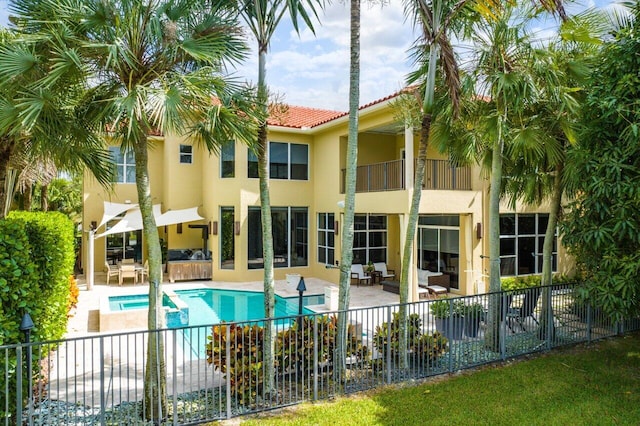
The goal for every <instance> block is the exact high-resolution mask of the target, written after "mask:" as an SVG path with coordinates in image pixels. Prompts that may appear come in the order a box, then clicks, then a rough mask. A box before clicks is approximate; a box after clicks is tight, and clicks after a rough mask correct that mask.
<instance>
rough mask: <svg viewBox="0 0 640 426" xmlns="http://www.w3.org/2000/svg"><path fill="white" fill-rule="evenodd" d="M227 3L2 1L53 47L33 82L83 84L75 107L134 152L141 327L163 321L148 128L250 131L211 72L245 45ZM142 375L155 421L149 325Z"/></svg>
mask: <svg viewBox="0 0 640 426" xmlns="http://www.w3.org/2000/svg"><path fill="white" fill-rule="evenodd" d="M232 6H233V5H232V4H229V3H227V2H224V1H221V2H213V3H211V4H208V5H205V4H204V3H203V2H198V1H193V0H185V1H179V2H176V1H165V0H159V1H154V2H147V1H144V0H103V1H100V2H95V1H92V0H55V1H42V0H24V1H21V2H20V3H14V4H13V5H12V11H13V12H14V13H15V14H16V15H17V16H18V19H17V22H18V24H19V25H20V28H22V29H23V30H24V31H25V32H27V33H34V34H36V35H37V36H38V37H37V38H36V42H38V41H39V42H41V43H45V44H46V45H47V47H48V48H49V49H50V50H51V51H52V52H53V53H52V57H51V58H49V62H48V63H47V64H45V65H46V66H47V68H48V69H49V70H50V71H49V72H48V74H47V75H45V76H44V77H43V78H42V79H41V81H40V84H41V85H47V84H55V83H56V82H57V81H59V80H62V79H70V78H73V79H75V80H76V81H78V82H79V83H84V85H85V88H86V89H87V93H86V95H85V96H84V98H83V101H84V103H83V104H82V105H83V108H85V111H86V112H85V114H86V116H87V117H90V118H92V119H94V120H95V119H96V118H97V121H99V122H100V123H101V124H102V125H103V126H104V127H102V126H101V127H100V128H97V129H95V128H91V129H92V130H96V132H95V137H96V138H99V139H100V140H102V141H104V142H105V143H106V142H107V138H108V140H109V141H110V142H112V143H117V144H119V145H120V147H121V149H122V150H131V151H133V153H134V155H135V166H136V170H135V176H136V188H137V192H138V204H139V206H140V212H141V215H142V222H143V235H144V238H145V241H146V244H147V248H148V259H149V316H148V328H149V329H150V330H156V329H161V328H163V327H164V316H163V311H162V273H161V266H160V265H161V250H160V241H159V236H158V231H157V228H156V222H155V218H154V216H153V211H152V200H151V184H150V182H149V172H148V148H149V134H150V133H151V131H159V132H161V133H162V134H167V133H171V134H176V135H184V136H189V137H194V138H195V139H196V140H197V141H198V142H199V143H201V144H203V145H204V146H205V148H206V149H208V150H209V151H215V150H217V149H218V148H219V145H218V144H219V143H221V142H225V141H227V140H229V139H236V138H238V139H241V140H246V141H249V140H252V139H253V138H254V135H255V131H256V126H255V123H256V120H257V118H255V115H254V114H253V111H252V107H251V106H252V105H253V102H252V99H251V96H250V92H249V91H248V90H247V89H246V88H244V87H243V86H240V85H236V84H234V83H233V82H232V81H231V80H229V79H226V78H224V77H223V75H222V74H221V69H222V67H223V66H224V64H225V63H226V62H229V61H232V62H233V61H239V60H241V59H243V58H244V56H245V53H246V50H247V49H246V45H245V43H244V41H243V39H242V33H241V29H240V28H239V25H238V21H237V13H236V9H235V8H234V7H232ZM214 97H215V98H217V101H215V102H214V101H213V99H212V98H214ZM105 129H108V130H109V134H108V135H106V134H105V133H104V130H105ZM144 383H145V386H144V416H145V417H146V418H147V419H151V420H153V421H155V422H159V421H161V420H162V419H163V418H165V417H166V415H167V400H166V371H165V361H164V342H163V340H162V335H161V334H160V333H157V332H151V333H150V334H149V341H148V345H147V359H146V368H145V380H144Z"/></svg>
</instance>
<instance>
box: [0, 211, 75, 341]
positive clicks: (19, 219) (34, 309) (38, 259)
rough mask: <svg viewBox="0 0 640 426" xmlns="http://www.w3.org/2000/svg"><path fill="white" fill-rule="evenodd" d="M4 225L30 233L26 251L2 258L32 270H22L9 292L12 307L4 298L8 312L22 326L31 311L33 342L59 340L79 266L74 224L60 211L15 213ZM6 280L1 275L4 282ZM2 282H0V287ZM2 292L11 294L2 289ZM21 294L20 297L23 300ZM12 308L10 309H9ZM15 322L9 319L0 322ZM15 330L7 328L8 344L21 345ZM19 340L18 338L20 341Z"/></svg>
mask: <svg viewBox="0 0 640 426" xmlns="http://www.w3.org/2000/svg"><path fill="white" fill-rule="evenodd" d="M0 222H5V223H6V222H9V223H16V224H20V225H19V226H22V227H23V229H24V232H25V233H26V236H27V239H28V244H26V249H25V250H23V251H19V252H17V251H9V252H8V253H1V254H0V256H4V257H6V256H8V257H9V258H12V259H15V260H16V261H17V262H21V263H22V264H25V265H26V266H29V267H28V268H25V269H22V271H23V272H22V274H21V276H22V277H23V279H21V280H14V283H13V285H11V286H10V289H9V290H8V291H9V293H11V303H10V306H6V305H5V303H6V302H7V301H6V300H5V299H3V301H2V303H3V305H4V306H3V307H4V308H5V310H4V312H5V313H6V314H8V315H12V316H16V317H17V318H12V319H11V320H13V321H17V324H18V325H19V322H20V319H21V317H22V314H23V313H24V312H25V311H26V312H29V314H30V315H31V318H32V319H33V322H34V324H35V328H34V329H33V330H32V338H33V340H38V341H45V340H57V339H60V338H62V336H64V333H65V331H66V329H67V319H68V318H67V313H68V309H69V290H70V288H69V277H70V276H71V275H72V274H73V265H74V263H75V251H74V232H73V222H71V220H70V219H69V218H68V217H66V216H65V215H64V214H62V213H59V212H49V213H42V212H11V213H10V214H9V216H8V217H7V218H6V219H5V220H4V221H0ZM3 278H6V276H4V274H2V275H0V280H2V279H3ZM1 285H2V281H0V286H1ZM0 291H7V290H6V289H4V288H0ZM18 294H19V295H20V296H19V297H16V296H18ZM7 307H10V309H6V308H7ZM3 320H4V321H11V320H9V319H8V318H4V319H0V321H3ZM15 329H17V327H15V328H14V329H12V330H8V329H6V328H5V329H4V330H2V332H4V333H9V335H6V334H5V342H4V343H5V344H6V343H17V342H18V341H20V339H21V338H22V336H21V334H22V333H20V331H18V334H17V335H16V333H15V332H14V330H15ZM15 337H17V338H18V339H17V340H16V339H15Z"/></svg>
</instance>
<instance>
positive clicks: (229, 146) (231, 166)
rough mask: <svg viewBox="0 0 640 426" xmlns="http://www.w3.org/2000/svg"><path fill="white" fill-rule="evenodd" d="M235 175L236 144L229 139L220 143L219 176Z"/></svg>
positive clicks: (228, 176)
mask: <svg viewBox="0 0 640 426" xmlns="http://www.w3.org/2000/svg"><path fill="white" fill-rule="evenodd" d="M235 175H236V144H235V142H234V141H229V142H227V143H225V144H224V145H222V150H221V152H220V177H221V178H232V177H235Z"/></svg>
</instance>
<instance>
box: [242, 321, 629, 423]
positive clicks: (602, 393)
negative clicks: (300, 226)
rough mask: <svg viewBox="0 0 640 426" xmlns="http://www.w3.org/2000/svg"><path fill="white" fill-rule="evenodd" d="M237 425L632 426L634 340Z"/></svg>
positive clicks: (613, 341) (555, 353)
mask: <svg viewBox="0 0 640 426" xmlns="http://www.w3.org/2000/svg"><path fill="white" fill-rule="evenodd" d="M238 422H240V423H242V424H243V425H261V426H262V425H343V424H349V425H423V424H429V425H468V424H474V425H509V426H511V425H519V424H526V425H545V426H547V425H577V424H579V425H638V424H640V333H632V334H628V335H626V336H624V337H617V338H612V339H608V340H605V341H600V342H598V343H595V344H591V345H579V346H574V347H570V348H565V349H561V350H554V351H552V352H549V353H547V354H544V355H542V356H538V357H535V358H533V359H529V360H524V361H510V362H506V363H503V364H501V365H496V366H489V367H485V368H482V369H480V370H478V371H473V372H471V371H469V372H465V373H460V374H457V375H454V376H451V377H448V378H445V379H444V380H443V379H436V380H432V381H429V382H425V383H422V384H420V385H418V386H405V387H402V388H399V387H385V388H383V389H380V390H378V391H376V392H370V393H367V394H359V395H356V396H351V397H344V398H338V399H336V400H335V401H332V402H324V403H316V404H302V405H300V406H297V407H294V408H292V409H288V410H285V411H281V412H277V413H271V414H262V415H260V416H253V417H248V418H241V419H239V420H238V419H236V420H235V422H234V423H235V424H237V423H238Z"/></svg>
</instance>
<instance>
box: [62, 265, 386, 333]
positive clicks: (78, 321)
mask: <svg viewBox="0 0 640 426" xmlns="http://www.w3.org/2000/svg"><path fill="white" fill-rule="evenodd" d="M304 281H305V285H306V287H307V291H306V292H305V293H304V294H305V295H306V296H308V295H314V294H321V295H323V294H324V291H325V287H334V288H337V287H338V285H337V284H336V283H331V282H328V281H324V280H321V279H318V278H313V277H309V278H307V277H305V278H304ZM78 286H79V288H80V296H79V300H78V306H77V309H76V312H75V314H74V315H73V316H72V317H71V318H69V324H68V326H67V335H66V337H68V338H71V337H81V336H88V335H92V334H96V333H99V330H100V324H99V309H100V301H101V299H102V298H104V297H108V296H117V295H128V294H141V293H145V294H146V293H148V292H149V285H148V284H138V285H134V284H131V283H126V284H123V285H122V286H118V285H117V283H115V284H113V283H112V284H111V285H108V286H107V284H106V275H105V274H104V273H96V275H95V277H94V286H93V289H92V290H87V285H86V279H85V277H84V276H83V275H81V276H79V277H78ZM163 287H164V288H165V289H170V290H176V289H188V288H219V289H226V290H248V291H262V288H263V283H262V281H252V282H226V281H183V282H177V283H174V284H171V283H169V282H164V283H163ZM275 290H276V294H278V295H279V296H281V297H295V296H298V292H297V291H296V290H295V288H291V287H290V286H289V285H288V284H287V281H286V280H276V282H275ZM350 296H351V297H350V299H351V303H350V305H349V307H350V308H362V307H373V306H385V305H390V304H396V303H398V302H399V296H398V295H397V294H393V293H389V292H386V291H383V290H382V286H381V285H380V284H374V285H371V286H352V287H351V290H350ZM323 310H324V309H322V307H319V309H318V311H323ZM123 331H124V330H123ZM112 332H113V331H112Z"/></svg>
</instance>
